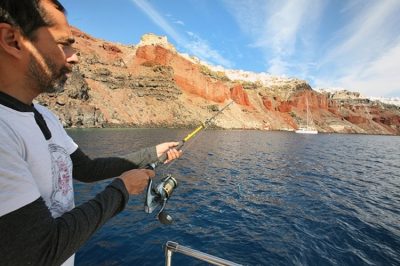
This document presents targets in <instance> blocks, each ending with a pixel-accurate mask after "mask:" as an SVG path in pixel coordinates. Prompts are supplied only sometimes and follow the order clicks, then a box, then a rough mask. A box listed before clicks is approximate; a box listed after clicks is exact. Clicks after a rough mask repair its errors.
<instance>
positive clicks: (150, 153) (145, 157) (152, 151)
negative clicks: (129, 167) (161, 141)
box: [121, 146, 158, 168]
mask: <svg viewBox="0 0 400 266" xmlns="http://www.w3.org/2000/svg"><path fill="white" fill-rule="evenodd" d="M121 157H122V158H123V159H126V160H128V161H130V162H132V163H133V164H135V165H136V166H137V168H145V167H146V165H148V164H151V163H155V162H158V157H157V150H156V147H155V146H153V147H148V148H144V149H141V150H139V151H137V152H133V153H129V154H127V155H124V156H121Z"/></svg>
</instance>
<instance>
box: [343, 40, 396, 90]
mask: <svg viewBox="0 0 400 266" xmlns="http://www.w3.org/2000/svg"><path fill="white" fill-rule="evenodd" d="M399 69H400V41H399V42H398V43H397V44H396V45H395V46H394V47H392V48H391V49H389V50H388V51H387V52H385V53H383V54H382V55H381V56H380V57H379V58H377V59H376V60H373V61H371V62H369V63H368V65H367V66H366V67H365V68H363V69H361V70H359V71H357V72H349V73H348V74H347V75H344V76H343V77H341V78H340V79H339V85H340V86H342V87H346V88H354V89H355V90H356V91H362V93H363V94H364V95H365V96H386V97H390V96H396V95H397V96H399V95H400V90H399V84H400V75H399Z"/></svg>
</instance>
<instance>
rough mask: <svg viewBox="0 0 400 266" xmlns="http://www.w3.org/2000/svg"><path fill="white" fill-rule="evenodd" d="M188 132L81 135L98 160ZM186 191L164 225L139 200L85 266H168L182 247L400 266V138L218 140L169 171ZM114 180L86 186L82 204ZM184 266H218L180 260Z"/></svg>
mask: <svg viewBox="0 0 400 266" xmlns="http://www.w3.org/2000/svg"><path fill="white" fill-rule="evenodd" d="M189 132H190V130H183V129H90V130H69V134H70V135H71V137H72V138H73V139H74V140H75V141H76V142H77V143H78V144H79V146H80V147H81V148H82V149H83V150H84V151H85V152H86V153H88V154H89V155H91V156H92V157H99V156H114V155H121V154H125V153H129V152H132V151H134V150H136V149H138V148H141V147H146V146H149V145H155V144H158V143H161V142H164V141H170V140H179V139H182V138H183V137H184V136H185V135H186V134H187V133H189ZM166 174H172V175H173V176H175V178H176V179H178V182H179V187H178V188H177V189H176V190H175V192H174V194H173V195H172V197H171V199H170V200H169V202H168V204H167V207H166V208H167V211H168V212H169V213H170V215H171V216H172V217H173V218H174V220H175V221H174V223H173V224H172V225H170V226H165V225H162V224H160V223H159V222H158V221H157V220H156V219H155V215H154V214H150V215H149V214H146V213H145V212H144V211H143V201H144V195H143V194H142V195H140V196H134V197H131V199H130V202H129V204H128V206H127V207H126V209H125V210H124V211H123V212H122V213H120V214H119V215H118V216H116V217H114V218H113V219H112V220H110V221H109V222H108V223H107V224H106V225H105V226H104V227H102V228H101V229H100V230H99V231H97V232H96V233H95V234H94V236H93V237H92V238H91V239H90V240H89V241H88V242H87V243H86V244H85V245H84V246H83V247H82V248H81V249H80V250H79V252H78V253H77V256H76V265H164V252H163V245H164V244H165V243H166V242H167V241H174V242H177V243H179V244H181V245H184V246H188V247H191V248H193V249H197V250H200V251H202V252H206V253H209V254H212V255H214V256H218V257H222V258H225V259H228V260H231V261H234V262H236V263H240V264H243V265H400V138H399V137H391V136H368V135H339V134H318V135H300V134H294V133H291V132H263V131H236V130H233V131H227V130H207V131H204V132H203V133H201V134H200V135H199V136H198V137H196V139H195V140H194V141H191V142H188V143H187V145H186V146H185V149H184V155H183V156H182V158H180V159H179V160H177V161H176V162H175V163H173V164H171V165H169V166H162V167H160V168H159V169H158V170H157V177H158V178H161V177H163V176H165V175H166ZM108 183H109V181H103V182H99V183H95V184H82V183H79V182H76V183H75V194H76V203H77V204H80V203H82V202H84V201H86V200H88V199H90V198H92V197H94V195H96V193H98V192H100V191H101V190H102V189H103V188H104V186H105V185H107V184H108ZM172 263H173V265H206V264H205V263H204V262H200V261H198V260H194V259H193V258H189V257H187V256H184V255H181V254H174V255H173V257H172Z"/></svg>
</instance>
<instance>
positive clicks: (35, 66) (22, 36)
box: [0, 0, 181, 265]
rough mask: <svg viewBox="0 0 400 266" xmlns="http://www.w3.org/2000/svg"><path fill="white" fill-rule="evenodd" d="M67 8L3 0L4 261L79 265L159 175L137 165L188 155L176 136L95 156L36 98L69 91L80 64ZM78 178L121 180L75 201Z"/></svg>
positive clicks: (52, 0)
mask: <svg viewBox="0 0 400 266" xmlns="http://www.w3.org/2000/svg"><path fill="white" fill-rule="evenodd" d="M64 13H65V10H64V8H63V6H62V5H61V4H60V3H59V2H58V1H57V0H18V1H16V0H0V264H1V265H27V264H29V265H60V264H62V263H64V262H65V265H73V254H74V253H75V252H76V251H77V250H78V248H79V247H80V246H81V245H82V244H84V243H85V241H86V240H87V239H88V238H89V237H90V236H91V235H92V234H93V233H94V232H95V231H96V230H97V229H98V228H99V227H101V226H102V225H103V224H104V223H105V222H106V221H108V220H109V219H110V218H111V217H113V216H114V215H116V214H117V213H119V212H120V211H122V210H123V209H124V207H125V205H126V203H127V201H128V199H129V194H139V193H141V192H142V191H143V190H144V188H145V187H146V186H147V183H148V180H149V178H151V177H153V176H154V172H153V171H151V170H146V169H137V168H143V167H144V166H145V165H147V164H149V163H151V162H155V161H157V160H158V158H159V157H160V156H161V155H163V154H164V153H167V155H168V160H167V161H170V160H173V159H176V158H178V157H179V156H180V155H181V152H178V151H177V150H176V149H175V148H174V147H176V146H177V144H178V143H175V142H168V143H163V144H160V145H157V146H156V147H151V148H147V149H143V150H140V151H139V152H136V153H132V154H130V155H128V156H126V157H125V158H104V159H95V160H92V159H90V158H89V157H87V156H86V155H85V154H84V153H83V152H82V151H81V150H80V149H79V148H78V147H77V145H76V144H75V143H74V142H73V140H72V139H71V138H70V137H69V136H68V135H67V133H66V132H65V130H64V129H63V128H62V125H61V124H60V122H59V121H58V119H57V117H56V116H55V115H54V114H52V113H51V112H50V111H49V110H48V109H46V108H45V107H43V106H40V105H38V104H32V101H33V99H34V98H35V97H36V96H37V95H39V94H40V93H43V92H54V91H57V90H59V89H62V87H63V85H64V83H65V81H66V80H67V77H68V75H69V74H68V73H70V72H71V67H72V65H74V64H76V63H77V62H78V59H77V56H76V54H75V51H74V50H73V48H72V44H73V43H74V38H73V36H72V33H71V31H70V27H69V25H68V22H67V20H66V17H65V14H64ZM134 168H136V169H134ZM131 169H134V170H131ZM72 176H73V177H74V178H76V179H78V180H81V181H84V182H93V181H97V180H102V179H106V178H111V177H116V176H117V178H115V179H114V180H113V181H112V182H111V183H110V184H109V185H108V186H107V187H106V188H105V189H104V191H102V192H101V193H99V194H98V195H97V196H96V197H95V198H94V199H92V200H90V201H88V202H86V203H84V204H82V205H81V206H78V207H75V206H74V200H73V189H72Z"/></svg>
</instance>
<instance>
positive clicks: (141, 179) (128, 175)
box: [118, 169, 155, 195]
mask: <svg viewBox="0 0 400 266" xmlns="http://www.w3.org/2000/svg"><path fill="white" fill-rule="evenodd" d="M154 176H155V173H154V171H153V170H149V169H133V170H129V171H126V172H124V173H122V175H120V176H119V177H118V178H121V179H122V181H123V182H124V184H125V187H126V190H128V193H129V194H133V195H138V194H140V193H142V191H143V190H144V189H145V188H146V187H147V184H148V182H149V179H150V178H151V177H154Z"/></svg>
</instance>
